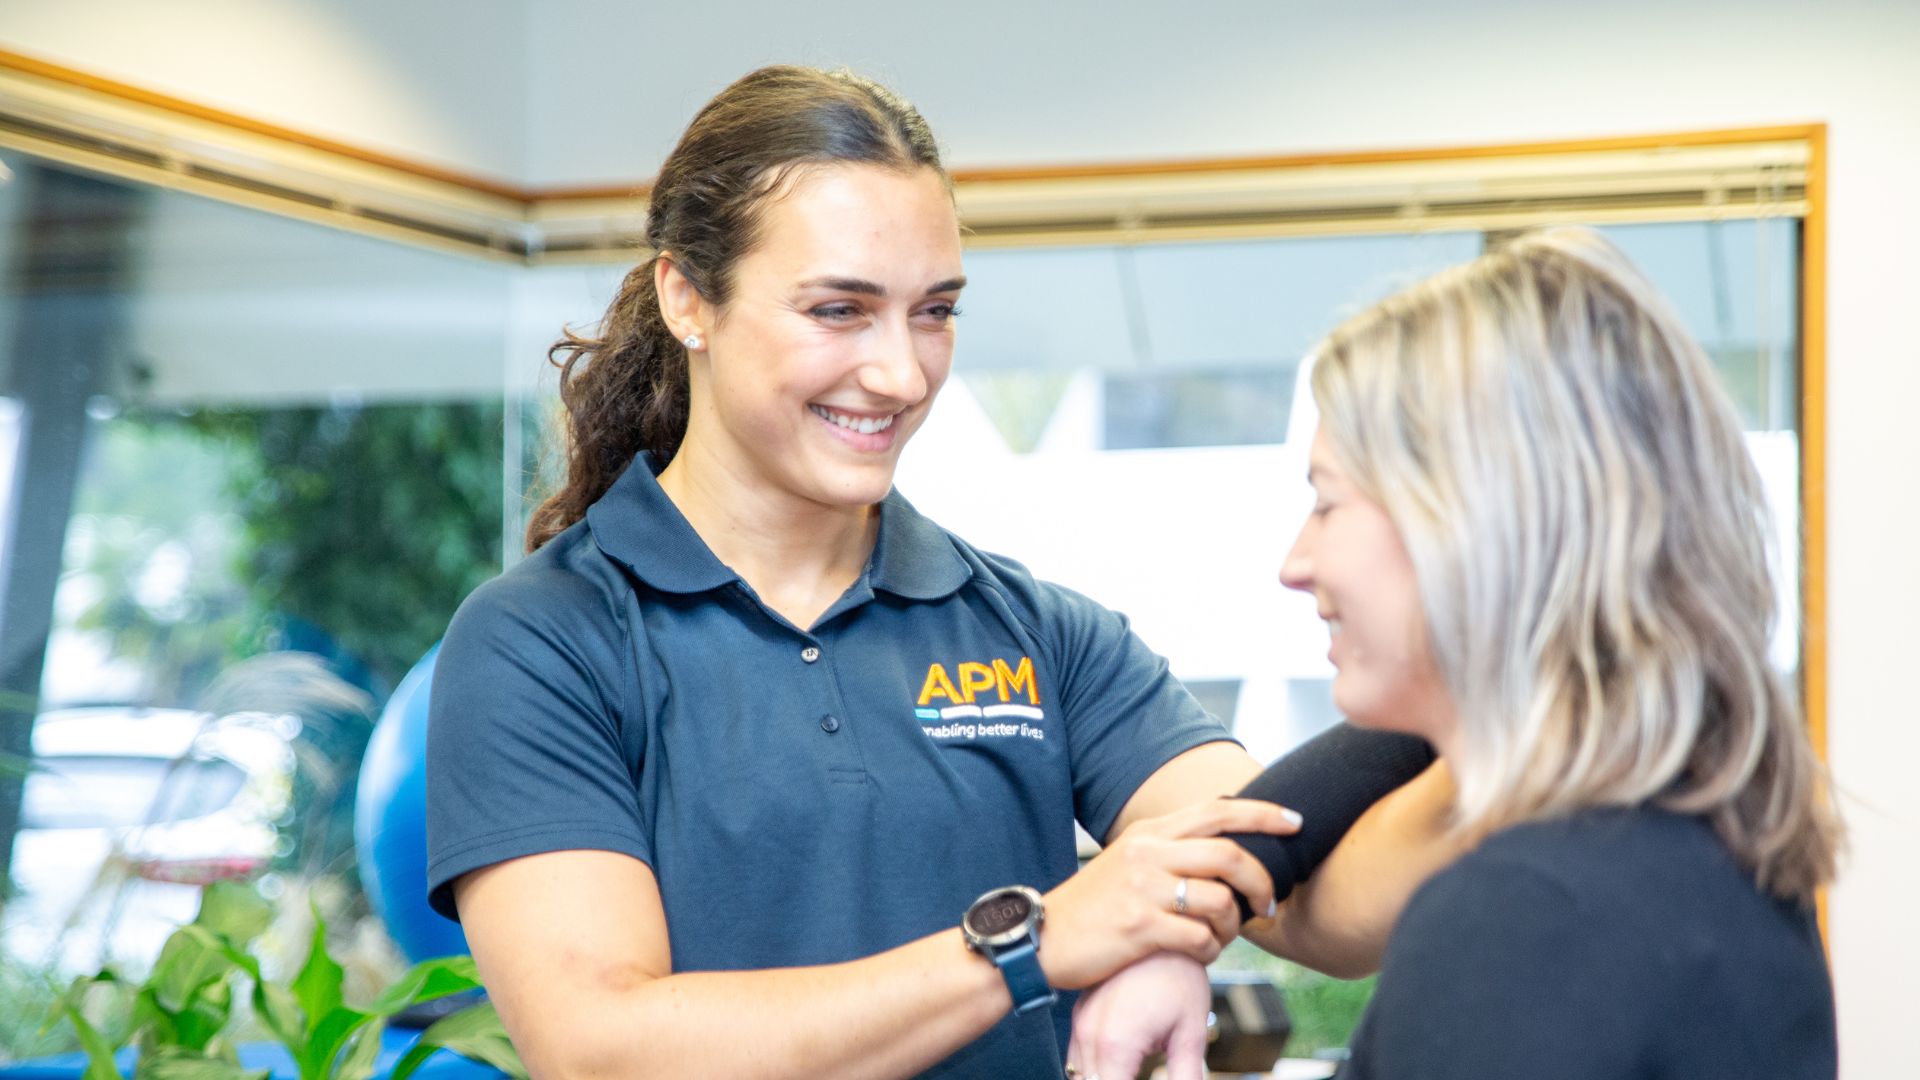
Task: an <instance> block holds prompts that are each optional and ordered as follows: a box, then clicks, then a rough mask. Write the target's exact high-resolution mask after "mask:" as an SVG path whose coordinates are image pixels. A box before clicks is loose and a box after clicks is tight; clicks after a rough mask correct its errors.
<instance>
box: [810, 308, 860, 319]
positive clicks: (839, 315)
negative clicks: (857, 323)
mask: <svg viewBox="0 0 1920 1080" xmlns="http://www.w3.org/2000/svg"><path fill="white" fill-rule="evenodd" d="M807 314H809V315H811V316H813V317H814V318H816V319H826V320H828V321H830V322H831V321H838V320H842V319H851V318H853V317H854V316H855V315H856V314H858V311H857V309H855V308H854V306H853V305H852V304H821V305H820V306H819V307H816V308H813V309H812V310H810V311H808V312H807Z"/></svg>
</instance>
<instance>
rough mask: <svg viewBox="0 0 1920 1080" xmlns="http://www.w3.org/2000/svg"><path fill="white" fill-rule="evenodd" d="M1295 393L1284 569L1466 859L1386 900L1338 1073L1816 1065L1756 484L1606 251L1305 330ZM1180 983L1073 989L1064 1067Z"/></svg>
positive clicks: (1122, 1035) (1115, 1064) (1564, 1073)
mask: <svg viewBox="0 0 1920 1080" xmlns="http://www.w3.org/2000/svg"><path fill="white" fill-rule="evenodd" d="M1313 391H1314V397H1315V399H1316V401H1317V402H1318V404H1319V409H1320V427H1319V431H1318V434H1317V437H1316V438H1315V440H1314V443H1313V448H1312V452H1311V459H1310V469H1309V479H1310V480H1311V482H1312V484H1313V487H1314V490H1315V493H1316V501H1315V506H1314V509H1313V512H1312V515H1311V517H1310V518H1309V519H1308V520H1307V522H1306V524H1305V525H1303V526H1302V528H1301V530H1300V535H1299V537H1298V539H1297V540H1296V541H1295V542H1294V545H1293V548H1292V550H1291V551H1290V552H1289V553H1288V555H1287V558H1286V562H1285V564H1284V566H1283V568H1282V571H1281V578H1282V580H1283V581H1284V582H1285V583H1286V584H1287V585H1288V586H1289V587H1291V588H1295V589H1298V590H1301V591H1303V592H1308V593H1311V594H1312V595H1313V596H1314V598H1315V599H1316V600H1317V601H1318V605H1319V610H1320V614H1321V616H1322V617H1323V618H1324V619H1325V620H1326V621H1327V624H1328V626H1329V628H1330V629H1331V631H1332V639H1333V645H1332V651H1331V654H1330V655H1331V658H1332V660H1333V662H1334V665H1335V667H1336V668H1337V669H1338V675H1337V677H1336V679H1335V681H1334V689H1333V693H1334V700H1335V702H1336V703H1337V704H1338V705H1339V707H1340V708H1341V710H1342V711H1343V712H1344V713H1345V714H1346V716H1347V717H1348V718H1349V719H1350V721H1351V722H1352V723H1353V724H1355V725H1358V726H1362V727H1369V728H1382V729H1391V730H1396V731H1402V732H1410V733H1415V734H1418V735H1421V736H1424V737H1425V738H1426V739H1428V740H1429V741H1430V742H1431V743H1432V744H1433V746H1434V748H1435V749H1436V750H1437V751H1438V752H1439V754H1440V757H1441V759H1442V761H1444V762H1445V763H1447V765H1448V766H1449V767H1450V768H1451V771H1452V773H1453V775H1454V778H1455V781H1456V783H1457V787H1458V796H1457V802H1456V806H1455V823H1456V827H1457V829H1458V830H1460V831H1461V832H1462V833H1464V834H1468V835H1478V836H1484V837H1485V839H1484V840H1483V841H1482V842H1481V843H1480V844H1479V845H1478V847H1477V849H1476V850H1474V851H1473V852H1472V853H1470V854H1468V855H1467V856H1465V857H1464V858H1462V859H1461V860H1460V861H1459V862H1457V863H1456V864H1455V865H1453V866H1452V867H1450V868H1449V869H1446V870H1444V871H1442V872H1441V873H1439V874H1438V875H1436V876H1435V877H1434V878H1433V879H1432V880H1431V881H1429V882H1428V883H1427V884H1426V885H1425V886H1424V887H1423V888H1422V889H1421V890H1420V891H1419V892H1417V893H1416V894H1415V895H1414V897H1413V899H1412V900H1411V901H1410V902H1409V903H1408V905H1407V907H1406V909H1405V911H1404V912H1403V913H1402V915H1401V917H1400V920H1399V922H1398V923H1397V925H1396V926H1395V928H1394V931H1393V934H1392V936H1391V938H1390V940H1389V943H1388V945H1387V951H1386V954H1385V959H1384V963H1383V965H1382V969H1381V977H1380V983H1379V988H1378V991H1377V993H1376V995H1375V997H1374V999H1373V1002H1372V1004H1371V1006H1370V1007H1369V1009H1368V1011H1367V1014H1366V1016H1365V1017H1364V1018H1363V1020H1362V1022H1361V1024H1360V1028H1359V1030H1358V1031H1357V1032H1356V1033H1355V1036H1354V1041H1353V1055H1352V1059H1351V1061H1350V1062H1349V1063H1348V1065H1347V1066H1346V1067H1345V1069H1344V1070H1343V1072H1342V1073H1341V1075H1342V1076H1343V1077H1350V1078H1354V1080H1362V1078H1378V1077H1390V1078H1399V1077H1421V1078H1423V1080H1447V1078H1452V1077H1460V1078H1466V1077H1474V1078H1486V1077H1555V1078H1558V1080H1578V1078H1583V1077H1595V1078H1598V1077H1607V1078H1610V1080H1617V1078H1621V1077H1666V1076H1673V1077H1682V1076H1684V1077H1693V1078H1698V1077H1722V1076H1724V1077H1753V1076H1768V1077H1831V1076H1833V1075H1834V1072H1835V1056H1836V1052H1835V1045H1834V1020H1833V1005H1832V988H1831V983H1830V981H1829V977H1828V971H1827V965H1826V962H1825V959H1824V955H1823V952H1822V949H1821V943H1820V940H1819V936H1818V932H1817V930H1816V927H1815V922H1814V917H1813V910H1814V893H1815V890H1816V889H1817V888H1818V887H1819V886H1821V885H1822V884H1823V883H1825V882H1826V881H1828V880H1829V879H1830V878H1831V877H1832V874H1833V871H1834V862H1835V855H1836V850H1837V848H1838V846H1839V842H1840V826H1839V824H1838V822H1837V820H1836V817H1835V814H1834V811H1833V808H1832V806H1831V804H1830V802H1829V799H1828V794H1827V790H1826V788H1825V786H1824V782H1823V778H1822V775H1821V769H1820V766H1819V765H1818V763H1817V762H1816V760H1815V758H1814V755H1813V752H1812V750H1811V748H1810V747H1809V745H1808V742H1807V739H1806V736H1805V733H1804V730H1803V727H1802V723H1801V717H1800V713H1799V710H1798V708H1797V707H1796V703H1795V694H1794V690H1793V688H1792V687H1791V686H1789V685H1788V684H1787V683H1786V682H1785V681H1784V680H1783V679H1782V678H1781V676H1780V674H1779V673H1778V672H1776V671H1774V670H1773V669H1772V668H1771V667H1770V666H1769V665H1768V662H1767V640H1768V634H1769V631H1770V629H1771V628H1772V626H1773V624H1774V618H1775V610H1776V603H1775V592H1774V590H1775V588H1776V584H1775V583H1774V582H1773V581H1771V580H1770V578H1769V573H1768V562H1767V547H1766V538H1767V536H1768V535H1769V532H1768V529H1767V527H1766V524H1765V521H1766V506H1765V502H1764V499H1763V495H1762V490H1761V486H1760V478H1759V476H1758V475H1757V473H1756V471H1755V469H1754V466H1753V464H1752V462H1751V460H1750V458H1749V457H1748V454H1747V450H1746V447H1745V444H1744V442H1743V439H1742V436H1741V430H1740V425H1739V422H1738V420H1737V418H1736V416H1735V414H1734V410H1733V408H1732V406H1731V404H1730V403H1729V402H1728V400H1727V398H1726V396H1725V394H1724V393H1723V392H1722V391H1721V390H1720V388H1719V386H1718V384H1717V382H1716V381H1715V378H1714V374H1713V371H1712V369H1711V367H1710V365H1709V363H1708V360H1707V358H1706V356H1705V355H1704V354H1703V353H1702V351H1701V349H1700V348H1699V346H1698V345H1696V344H1695V343H1694V342H1693V341H1692V340H1691V339H1690V338H1689V337H1688V336H1687V334H1686V333H1685V331H1684V330H1683V329H1682V328H1681V326H1680V322H1679V320H1678V319H1677V318H1676V317H1675V315H1674V313H1673V311H1672V309H1671V308H1670V307H1669V306H1668V304H1667V303H1666V302H1665V300H1664V299H1663V298H1662V297H1661V296H1660V295H1659V294H1658V293H1657V292H1656V291H1655V290H1654V288H1653V287H1652V286H1651V285H1650V284H1649V283H1648V282H1647V280H1646V279H1645V278H1644V277H1642V276H1641V275H1640V274H1639V273H1638V272H1637V271H1636V270H1635V269H1634V267H1633V266H1632V265H1631V264H1630V263H1629V262H1628V260H1627V259H1626V258H1625V257H1624V256H1623V255H1622V254H1621V253H1620V252H1619V251H1618V250H1617V249H1616V248H1614V247H1613V246H1612V245H1611V244H1609V243H1608V242H1607V241H1606V240H1604V239H1602V238H1601V237H1600V236H1599V235H1597V234H1595V233H1593V232H1590V231H1586V230H1573V229H1569V230H1556V231H1551V232H1546V233H1541V234H1536V235H1532V236H1527V237H1523V238H1521V239H1519V240H1517V241H1515V242H1514V243H1512V244H1510V245H1509V246H1507V247H1505V248H1503V249H1502V250H1500V251H1497V252H1495V253H1492V254H1489V255H1486V256H1484V257H1482V258H1480V259H1478V260H1476V261H1474V262H1472V263H1469V264H1467V265H1465V266H1462V267H1458V268H1455V269H1453V270H1450V271H1447V272H1445V273H1442V274H1440V275H1438V276H1436V277H1434V278H1432V279H1430V280H1428V281H1426V282H1424V283H1422V284H1420V285H1417V286H1415V287H1413V288H1411V289H1409V290H1407V291H1406V292H1404V293H1401V294H1400V295H1397V296H1395V297H1393V298H1391V299H1389V300H1387V301H1385V302H1384V303H1382V304H1380V305H1378V306H1377V307H1375V308H1373V309H1372V310H1370V311H1367V312H1365V313H1364V314H1362V315H1360V316H1358V317H1356V318H1354V319H1353V320H1351V321H1349V322H1348V323H1346V324H1345V325H1343V326H1341V327H1340V328H1339V329H1337V330H1336V331H1334V332H1333V334H1332V335H1331V336H1330V337H1329V338H1328V339H1327V340H1326V341H1325V342H1324V343H1322V345H1321V346H1320V347H1319V349H1318V350H1317V355H1316V364H1315V369H1314V373H1313ZM1325 899H1328V898H1327V897H1317V898H1316V901H1318V900H1325ZM1198 972H1199V969H1198V967H1197V966H1195V965H1192V964H1191V962H1189V961H1185V960H1180V959H1174V958H1166V957H1159V958H1154V959H1152V960H1150V961H1147V962H1146V963H1145V964H1143V965H1142V966H1141V967H1140V968H1136V969H1131V970H1130V971H1129V972H1126V973H1123V974H1122V975H1121V976H1119V977H1117V978H1116V979H1115V980H1113V981H1111V982H1109V983H1108V984H1107V985H1105V986H1103V987H1102V988H1101V989H1099V990H1098V991H1096V992H1095V993H1093V994H1090V995H1089V996H1088V997H1087V998H1085V999H1084V1000H1083V1001H1082V1002H1081V1005H1080V1009H1079V1012H1078V1014H1077V1017H1076V1027H1075V1034H1074V1045H1073V1047H1072V1050H1071V1055H1070V1060H1071V1061H1072V1062H1073V1064H1074V1065H1075V1067H1076V1070H1077V1071H1078V1072H1080V1073H1082V1074H1083V1075H1084V1074H1089V1073H1092V1074H1101V1075H1104V1076H1106V1077H1107V1078H1108V1080H1113V1078H1115V1077H1124V1076H1130V1075H1132V1074H1131V1072H1129V1071H1128V1070H1129V1068H1130V1067H1131V1066H1132V1064H1133V1062H1134V1059H1135V1057H1136V1056H1137V1054H1138V1053H1140V1052H1141V1051H1142V1050H1143V1049H1145V1048H1146V1047H1147V1046H1148V1045H1150V1044H1153V1043H1155V1042H1164V1041H1165V1034H1166V1032H1167V1031H1168V1029H1169V1028H1172V1029H1175V1030H1176V1031H1177V1030H1180V1029H1183V1028H1186V1029H1190V1028H1191V1026H1192V1025H1191V1024H1190V1023H1189V1019H1190V1016H1191V1014H1192V1012H1193V1011H1194V1010H1195V1009H1196V1008H1199V1009H1201V1010H1203V1009H1204V1003H1203V1002H1201V1001H1199V1000H1197V998H1196V997H1188V998H1186V999H1183V1000H1185V1001H1186V1005H1185V1006H1184V1008H1175V1006H1174V1005H1173V1000H1174V999H1173V998H1170V997H1168V996H1167V995H1166V990H1165V987H1166V985H1167V982H1168V981H1169V980H1171V981H1173V982H1175V983H1176V984H1177V985H1180V986H1183V987H1185V988H1186V990H1187V992H1188V993H1190V994H1193V995H1197V994H1199V993H1204V978H1203V976H1199V975H1198ZM1149 998H1152V999H1154V1000H1153V1002H1152V1004H1151V1006H1150V1007H1138V1006H1141V1005H1143V1003H1145V1002H1147V1001H1148V999H1149ZM1143 1014H1148V1015H1156V1016H1157V1019H1152V1020H1147V1021H1142V1019H1141V1017H1142V1015H1143ZM1175 1050H1176V1051H1179V1050H1180V1046H1179V1045H1178V1042H1177V1037H1176V1046H1175ZM1193 1053H1194V1051H1193V1050H1192V1049H1186V1050H1184V1054H1185V1055H1186V1056H1187V1057H1189V1058H1190V1057H1191V1056H1192V1055H1193ZM1175 1064H1176V1069H1175V1074H1176V1075H1178V1074H1179V1073H1180V1072H1181V1071H1182V1070H1183V1069H1191V1068H1193V1067H1194V1066H1193V1065H1192V1064H1191V1063H1190V1062H1187V1061H1176V1063H1175Z"/></svg>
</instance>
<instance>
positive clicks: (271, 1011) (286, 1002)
mask: <svg viewBox="0 0 1920 1080" xmlns="http://www.w3.org/2000/svg"><path fill="white" fill-rule="evenodd" d="M253 1015H254V1016H256V1017H258V1018H259V1020H260V1022H261V1023H262V1024H264V1025H265V1026H266V1029H267V1030H268V1031H269V1032H272V1033H273V1037H274V1038H276V1039H279V1040H280V1045H281V1046H284V1047H286V1048H287V1053H289V1054H291V1055H293V1060H295V1061H299V1060H300V1054H301V1051H303V1050H304V1049H305V1048H306V1045H307V1027H306V1023H305V1021H304V1020H303V1019H302V1018H301V1016H300V1003H299V1002H297V1001H295V1000H294V998H293V993H292V991H290V990H288V989H287V988H286V987H284V986H277V985H273V984H270V983H266V982H263V981H261V980H259V979H255V980H254V983H253Z"/></svg>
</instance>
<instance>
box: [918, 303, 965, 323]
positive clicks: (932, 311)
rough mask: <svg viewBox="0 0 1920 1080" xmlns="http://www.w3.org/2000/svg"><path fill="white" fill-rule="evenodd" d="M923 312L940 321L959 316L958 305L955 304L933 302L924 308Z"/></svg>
mask: <svg viewBox="0 0 1920 1080" xmlns="http://www.w3.org/2000/svg"><path fill="white" fill-rule="evenodd" d="M925 314H928V315H931V316H933V317H934V318H936V319H938V320H940V321H941V322H946V321H947V320H948V319H954V318H958V317H959V315H960V307H959V305H957V304H934V305H933V306H932V307H929V308H927V309H926V311H925Z"/></svg>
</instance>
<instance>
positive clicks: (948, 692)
mask: <svg viewBox="0 0 1920 1080" xmlns="http://www.w3.org/2000/svg"><path fill="white" fill-rule="evenodd" d="M937 697H941V698H946V699H947V700H948V701H950V702H952V703H954V704H956V705H958V704H959V703H960V693H959V691H957V690H955V689H954V688H953V680H952V679H949V678H947V669H946V668H945V667H944V666H942V665H940V664H931V665H929V666H928V667H927V681H926V682H924V683H921V684H920V704H922V705H927V704H931V703H932V701H933V699H934V698H937Z"/></svg>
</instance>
